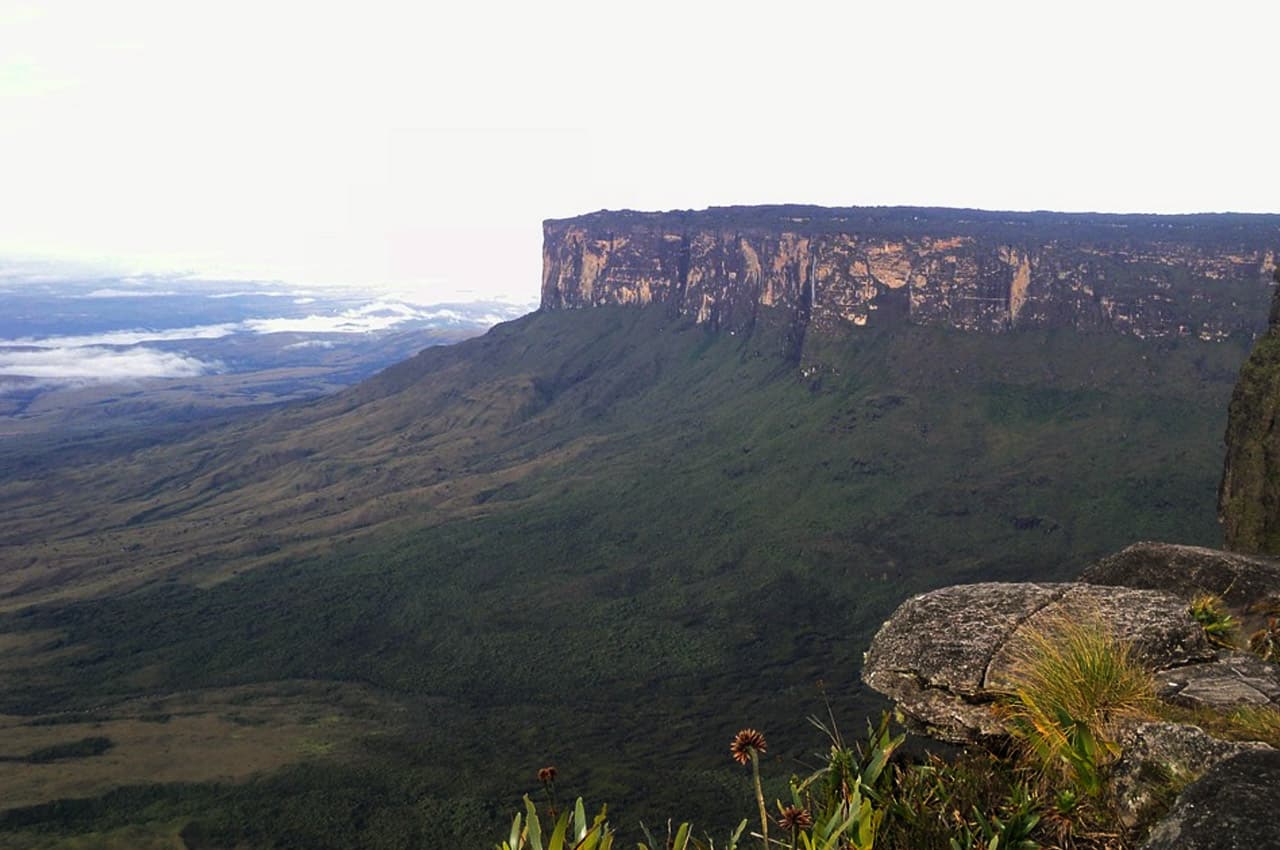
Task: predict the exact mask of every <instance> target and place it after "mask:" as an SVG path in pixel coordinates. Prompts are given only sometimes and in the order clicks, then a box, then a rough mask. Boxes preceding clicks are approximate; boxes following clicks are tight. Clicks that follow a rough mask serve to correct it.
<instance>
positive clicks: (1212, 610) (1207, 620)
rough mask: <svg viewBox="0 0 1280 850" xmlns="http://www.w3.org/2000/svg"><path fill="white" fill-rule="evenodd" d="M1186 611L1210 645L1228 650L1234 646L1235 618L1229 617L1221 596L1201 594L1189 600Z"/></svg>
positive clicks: (1229, 614)
mask: <svg viewBox="0 0 1280 850" xmlns="http://www.w3.org/2000/svg"><path fill="white" fill-rule="evenodd" d="M1187 610H1188V611H1189V612H1190V614H1191V617H1192V619H1194V620H1195V621H1196V622H1197V623H1199V624H1200V627H1201V628H1202V629H1204V636H1205V637H1206V638H1208V639H1209V642H1210V643H1212V644H1214V645H1215V646H1221V647H1225V648H1228V649H1230V648H1232V647H1234V646H1235V631H1236V618H1235V617H1233V616H1231V613H1230V612H1229V611H1228V610H1227V603H1226V602H1224V601H1223V599H1222V597H1221V596H1217V595H1215V594H1212V593H1201V594H1200V595H1199V596H1197V597H1196V598H1194V599H1192V600H1191V605H1190V607H1189V608H1188V609H1187Z"/></svg>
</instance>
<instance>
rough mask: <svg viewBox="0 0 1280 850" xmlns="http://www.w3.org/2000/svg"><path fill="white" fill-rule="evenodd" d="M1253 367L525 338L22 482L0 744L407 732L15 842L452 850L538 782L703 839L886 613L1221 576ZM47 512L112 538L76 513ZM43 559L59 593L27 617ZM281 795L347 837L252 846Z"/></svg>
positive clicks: (621, 337)
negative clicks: (31, 724)
mask: <svg viewBox="0 0 1280 850" xmlns="http://www.w3.org/2000/svg"><path fill="white" fill-rule="evenodd" d="M1244 348H1245V343H1244V341H1240V342H1238V343H1234V342H1233V343H1224V344H1209V343H1201V342H1196V341H1189V340H1168V341H1162V342H1159V343H1152V342H1144V341H1141V340H1138V339H1134V338H1127V337H1119V336H1113V335H1103V334H1099V335H1078V334H1074V333H1070V332H1065V331H1064V332H1034V333H1032V332H1026V333H1012V334H1007V335H1003V336H986V335H977V334H965V333H961V332H956V331H949V330H946V329H941V328H918V327H900V328H896V329H893V330H882V331H853V332H851V333H850V334H849V335H842V336H839V337H825V338H822V337H816V336H812V335H811V336H810V337H809V338H808V339H806V340H805V342H804V348H803V350H802V352H801V354H800V358H799V360H798V361H797V360H796V359H793V357H792V356H790V355H791V354H792V353H793V350H794V343H793V341H791V340H789V339H788V338H787V335H786V333H785V332H784V331H783V330H777V331H770V330H767V329H758V330H757V331H756V333H754V334H751V335H731V334H727V333H726V334H719V335H717V334H713V333H710V332H707V331H705V330H703V329H700V328H697V327H693V326H691V325H689V324H686V323H683V322H680V321H676V320H673V319H671V318H669V317H668V316H667V315H666V314H665V313H663V312H662V311H660V310H656V309H646V310H638V309H623V308H618V309H606V308H601V309H595V310H590V311H582V312H573V313H540V314H535V315H533V316H529V317H526V318H525V319H522V320H520V321H518V322H514V323H511V324H508V325H504V326H500V327H499V328H497V329H495V330H494V331H493V332H491V333H490V334H489V335H487V336H486V337H485V338H483V339H480V340H474V341H471V342H468V343H464V344H462V345H459V346H455V347H453V348H452V349H450V350H448V351H433V352H427V353H424V354H423V355H421V356H420V357H419V358H416V359H415V360H414V361H410V362H408V363H406V364H402V365H401V366H399V367H396V368H394V369H392V370H389V371H388V372H387V373H384V374H383V375H382V376H380V377H379V378H377V379H375V380H374V381H371V382H369V383H367V384H365V385H362V386H361V387H359V388H358V389H357V390H355V391H353V392H350V393H346V394H344V395H342V396H339V397H337V398H335V399H332V400H327V401H325V402H321V403H319V404H313V405H308V406H304V407H299V408H295V409H290V410H286V411H283V412H281V413H278V414H275V415H273V416H272V417H270V418H268V419H264V420H262V421H260V422H257V423H248V424H246V423H236V424H233V425H232V426H229V427H228V428H227V429H224V430H223V431H220V432H216V433H215V434H213V435H202V436H201V437H198V438H197V439H196V441H195V442H193V443H191V444H188V445H185V446H179V447H176V448H174V447H160V448H157V449H154V450H152V451H151V452H150V453H142V454H139V455H137V456H134V457H132V458H121V459H116V460H113V461H110V462H108V463H106V464H103V465H100V466H97V467H93V468H89V469H73V470H64V471H62V472H61V473H60V475H61V476H62V478H61V479H60V482H59V479H58V476H56V475H55V476H54V482H55V483H53V484H48V485H40V486H37V485H36V484H34V483H32V482H30V481H27V482H21V481H18V482H10V483H9V484H8V486H7V487H6V489H5V491H4V496H5V497H6V498H7V504H6V510H7V516H8V519H7V520H6V523H5V524H4V525H2V526H0V529H3V531H4V532H5V533H7V534H9V535H11V536H12V537H13V538H16V537H18V536H20V535H21V534H22V533H23V530H22V529H23V528H27V529H30V528H31V525H30V523H34V522H37V521H39V519H40V518H41V517H43V518H44V521H46V522H48V523H49V527H50V529H51V532H50V533H49V534H48V535H47V539H46V541H45V546H46V547H48V548H46V549H42V550H41V551H39V552H38V553H36V554H35V555H33V556H31V562H32V563H34V564H37V566H28V567H27V574H26V579H25V581H26V584H25V585H23V586H21V587H15V588H13V589H12V590H11V591H10V602H11V604H10V606H9V607H10V609H11V611H10V613H8V614H6V615H4V617H3V619H0V632H4V633H7V634H8V636H9V638H16V637H21V636H22V635H47V636H56V637H48V638H47V639H46V642H45V643H42V644H41V645H40V646H39V647H37V649H36V650H33V651H32V653H31V657H30V658H28V659H27V664H26V666H24V667H23V668H22V669H21V670H18V671H16V672H15V671H14V670H13V669H11V668H10V669H5V670H4V671H3V673H2V675H3V681H2V682H0V684H2V685H3V688H2V690H0V711H4V712H9V713H22V714H34V713H45V712H53V711H65V710H68V709H79V710H88V711H101V710H104V708H103V707H104V706H106V707H107V708H106V709H105V710H108V711H109V707H110V706H111V705H113V704H115V703H116V702H117V701H119V700H122V699H124V698H125V697H128V696H133V695H137V694H157V693H168V692H172V691H187V690H192V689H198V688H207V687H215V686H231V685H239V684H244V683H248V682H263V683H269V682H280V681H284V680H294V679H320V680H341V681H352V682H360V683H364V684H367V685H369V686H372V687H374V688H375V689H377V691H378V692H379V693H381V694H383V695H385V697H386V698H387V699H388V700H391V701H394V702H396V703H397V704H398V705H400V706H401V708H402V709H403V712H404V714H403V717H404V719H405V722H404V725H403V727H401V728H400V729H399V730H388V729H372V730H369V731H367V733H365V734H364V735H363V736H362V737H361V738H360V739H359V740H358V741H356V742H355V743H354V745H353V747H352V751H351V753H349V754H348V756H347V757H346V759H345V760H343V761H341V762H339V761H324V760H321V761H313V762H310V763H308V765H307V766H304V767H300V768H296V769H292V771H291V772H287V773H285V774H283V775H280V776H277V777H275V778H271V777H268V778H264V779H263V780H261V782H260V784H258V785H256V786H253V790H251V791H248V792H246V791H240V790H236V789H234V788H230V787H222V786H195V787H185V788H181V789H179V788H174V789H172V790H170V791H160V792H146V793H145V794H138V795H133V796H129V795H126V796H124V797H117V798H112V800H111V801H110V802H107V801H103V802H102V803H101V804H96V807H95V805H89V806H85V807H82V808H77V807H61V808H57V809H47V810H36V811H25V812H16V813H12V814H10V815H9V816H8V819H7V820H4V821H0V826H4V827H6V828H9V829H19V828H22V829H27V828H30V827H31V826H32V825H33V824H41V823H43V824H45V826H47V827H49V828H53V827H54V826H56V825H57V824H62V825H63V827H65V828H68V829H73V830H93V829H101V828H106V827H108V826H110V825H111V824H112V823H116V824H119V823H128V822H131V821H132V820H137V821H141V820H165V819H173V818H178V819H179V820H181V819H182V818H186V817H191V818H194V822H195V823H196V826H194V827H191V830H192V831H191V832H190V833H189V835H188V837H189V838H191V839H192V840H191V841H189V843H190V844H191V845H192V846H202V847H203V846H208V847H221V846H227V847H230V846H236V842H237V841H243V842H245V846H253V847H256V846H335V847H339V846H352V845H353V844H355V843H359V842H362V841H363V842H365V843H366V844H367V846H399V845H398V844H395V843H393V839H392V838H387V839H386V843H382V844H378V843H376V842H375V841H374V840H373V838H372V837H371V836H372V835H373V832H371V831H370V830H373V827H372V826H370V824H371V823H374V822H377V823H379V824H381V823H382V822H383V820H384V818H385V816H389V815H388V812H389V811H390V809H388V807H400V808H399V809H397V811H399V812H400V814H399V815H397V816H396V817H397V818H398V819H399V822H400V823H402V824H403V830H402V833H397V835H398V836H399V837H398V838H396V839H395V840H399V839H401V838H404V837H405V836H410V835H412V836H416V837H417V838H418V839H419V840H427V837H428V836H434V840H444V839H445V837H447V836H449V835H452V834H453V832H452V831H453V830H455V829H461V828H462V826H461V825H465V824H466V823H467V822H469V821H472V820H476V819H483V818H484V817H488V816H489V815H490V814H491V813H492V812H493V810H494V807H495V806H499V805H506V804H510V803H512V802H513V801H514V800H515V799H516V798H517V797H518V794H519V793H520V792H522V791H525V790H531V786H532V785H533V784H534V783H533V782H532V773H533V771H534V770H535V769H536V768H537V767H539V766H541V765H543V764H546V763H555V764H557V765H558V766H559V768H560V772H561V776H562V777H563V782H564V785H565V787H566V790H571V791H574V792H576V791H584V792H586V793H588V794H589V795H590V796H591V797H593V798H597V799H599V798H607V799H609V800H610V801H611V802H612V803H613V804H614V807H615V808H614V811H615V812H617V813H618V814H619V815H620V816H621V822H622V823H623V824H624V825H625V824H627V823H634V822H635V820H636V819H638V818H643V819H645V820H646V821H649V822H651V823H652V822H656V821H660V820H662V819H663V818H665V817H667V816H668V815H671V814H677V813H679V814H681V815H682V816H687V817H694V818H695V819H697V820H698V821H700V822H701V823H704V824H708V825H711V824H717V823H720V822H721V821H723V820H724V819H725V818H726V817H728V816H730V815H731V814H733V813H736V812H737V811H738V810H739V806H738V805H737V803H736V802H734V801H736V800H738V799H739V797H740V796H741V794H742V793H743V791H744V788H743V786H742V785H741V781H740V780H741V777H739V776H737V775H736V774H735V773H734V772H733V771H732V770H731V769H729V767H728V765H727V761H726V759H725V758H724V747H725V745H726V744H727V741H728V740H729V737H730V736H731V734H732V732H733V730H734V729H736V728H738V727H739V726H740V725H743V724H748V723H749V724H752V725H756V726H760V727H763V728H766V729H767V730H768V731H769V732H770V733H771V737H770V739H771V741H773V742H774V743H775V749H774V751H773V753H774V754H776V756H775V757H776V758H778V759H779V760H780V761H779V766H778V767H777V768H776V772H777V773H779V774H782V773H784V772H788V771H790V770H794V769H795V762H794V761H792V759H793V758H794V757H795V756H797V755H800V754H802V753H803V752H805V751H807V750H808V749H809V747H810V745H811V744H812V743H813V740H814V738H813V735H811V734H810V732H809V731H807V730H806V728H805V724H804V723H803V722H802V721H801V720H800V719H799V718H802V717H803V716H804V715H805V714H806V713H809V712H811V711H813V710H814V709H815V705H816V703H815V699H816V694H815V689H814V681H815V680H816V679H818V678H823V679H825V681H826V683H827V684H826V687H827V689H828V691H829V692H830V693H831V695H832V697H833V700H834V702H835V703H836V707H837V710H838V711H839V712H840V713H841V714H842V715H843V716H844V717H846V718H849V719H850V722H851V723H854V724H857V723H860V720H858V719H856V718H857V717H858V716H859V715H860V714H863V713H865V712H866V711H868V710H870V709H871V708H872V707H873V706H874V705H875V703H874V702H873V700H872V699H871V698H870V697H869V696H866V695H863V694H862V693H860V692H859V689H858V687H857V685H856V682H857V668H858V665H859V663H860V659H861V653H862V652H863V651H864V649H865V648H866V645H867V641H868V639H869V637H870V635H871V634H872V632H873V631H874V630H875V628H876V627H878V626H879V624H880V623H881V622H882V620H883V619H884V617H885V616H886V615H887V614H888V613H889V612H890V611H891V610H892V608H893V607H894V606H895V605H896V604H897V603H898V602H900V601H901V600H902V599H903V598H904V597H906V596H907V595H909V594H912V593H915V592H919V591H922V590H925V589H928V588H932V587H937V586H940V585H943V584H949V583H954V582H957V581H965V580H973V579H978V578H984V579H994V578H1002V579H1004V578H1008V579H1023V578H1042V579H1052V578H1063V577H1066V576H1068V575H1070V574H1073V573H1074V572H1075V571H1077V570H1078V569H1079V568H1080V567H1081V566H1082V565H1083V564H1084V563H1085V562H1086V561H1088V560H1089V559H1091V558H1093V557H1096V556H1098V555H1100V554H1102V553H1104V552H1107V551H1110V550H1114V549H1117V548H1119V547H1120V546H1122V545H1124V544H1126V543H1129V542H1131V541H1132V540H1134V539H1137V538H1148V537H1151V538H1160V539H1166V540H1173V541H1178V542H1185V543H1200V544H1214V543H1216V542H1217V541H1218V531H1217V528H1216V525H1215V521H1214V511H1213V501H1214V489H1215V485H1216V479H1217V474H1218V469H1219V457H1220V451H1219V441H1220V435H1221V433H1222V428H1223V420H1224V411H1225V407H1226V400H1227V398H1228V397H1229V395H1230V392H1231V386H1232V382H1233V380H1234V377H1235V370H1236V368H1237V367H1238V365H1239V363H1240V361H1241V359H1242V358H1243V355H1244ZM69 483H70V484H75V485H76V486H78V487H80V488H82V490H83V491H85V492H89V493H92V496H91V497H90V496H83V495H82V496H80V498H94V499H97V500H98V501H100V502H103V503H107V504H109V507H106V508H104V509H103V510H102V511H98V512H91V511H89V510H88V508H87V506H84V505H82V506H81V507H79V508H77V509H73V510H68V509H67V508H66V505H67V504H68V503H70V504H72V505H74V504H75V499H74V498H69V497H66V496H63V495H59V492H58V491H55V490H54V489H52V488H55V487H65V486H68V484H69ZM41 487H43V488H45V489H43V490H42V489H41ZM54 496H57V497H58V498H60V499H62V501H59V502H52V503H49V504H42V503H41V501H42V498H53V497H54ZM104 517H106V519H104ZM23 523H28V525H25V526H24V525H23ZM95 523H96V525H95ZM335 532H336V534H335ZM255 535H257V536H255ZM95 539H110V540H112V541H113V542H118V541H119V540H129V541H132V542H133V543H136V544H137V545H138V546H139V547H140V548H139V549H138V550H134V551H136V552H139V553H141V554H140V557H139V560H140V561H141V562H142V563H141V565H140V567H139V569H138V570H137V572H136V573H134V574H133V576H132V577H131V578H130V579H129V580H119V575H118V574H119V572H120V566H121V562H120V560H119V559H111V558H107V559H104V563H102V564H96V563H94V562H92V561H91V560H89V559H86V558H84V557H81V552H80V551H79V550H77V549H76V548H75V543H76V542H77V541H93V540H95ZM58 541H62V542H61V545H63V546H66V547H68V548H69V549H71V551H72V553H73V557H72V558H71V560H70V561H69V562H68V565H67V566H65V567H64V568H62V570H61V571H60V574H59V575H58V576H56V578H55V579H50V580H49V581H47V582H46V583H44V584H41V583H40V582H39V581H38V580H37V579H35V578H34V577H33V576H34V574H35V572H37V571H38V570H39V569H44V568H45V566H44V565H46V564H49V563H55V562H54V561H52V560H51V559H52V557H53V556H52V554H51V553H50V552H49V550H48V549H49V548H51V547H52V546H54V545H55V544H56V543H57V542H58ZM87 548H88V546H87V543H86V549H87ZM175 553H176V554H175ZM179 555H180V556H181V557H178V556H179ZM250 566H256V567H257V568H256V569H248V567H250ZM42 600H44V601H42ZM3 636H4V635H0V637H3ZM55 647H56V649H55ZM406 729H407V730H409V731H407V732H406V731H404V730H406ZM371 777H377V781H374V779H373V778H371ZM388 784H389V785H391V786H394V787H395V789H396V790H395V791H394V793H393V792H392V791H390V790H387V788H388ZM377 789H382V790H377ZM304 794H305V795H311V797H310V798H309V799H313V801H314V803H315V805H316V806H320V807H328V808H330V809H333V807H334V806H335V805H336V803H334V801H335V800H343V801H346V802H345V803H343V805H348V804H349V805H350V806H351V807H352V808H351V809H350V812H351V814H350V817H349V818H348V819H346V820H343V819H342V818H341V817H338V816H335V817H336V818H337V821H340V823H336V824H335V823H330V824H329V825H328V826H327V827H325V829H324V830H323V831H321V832H316V831H315V829H313V827H314V825H312V826H307V825H306V824H305V823H304V822H305V820H306V819H305V818H304V817H301V816H299V817H297V818H294V817H292V816H291V817H289V818H284V819H281V818H273V817H271V816H270V815H269V811H270V805H271V801H273V800H275V801H277V802H278V801H280V800H281V799H283V798H291V799H292V798H296V797H297V796H298V795H304ZM326 800H327V801H329V802H328V803H326V802H325V801H326ZM730 804H732V805H730ZM442 807H443V810H445V811H450V812H453V813H455V814H457V817H456V818H454V817H452V816H450V817H448V818H445V817H442V816H441V815H440V814H439V812H440V811H441V810H442ZM339 809H341V807H338V809H333V810H335V811H337V810H339ZM401 809H403V811H401ZM414 812H417V814H414ZM326 823H328V822H326ZM382 828H383V827H382V826H379V827H378V829H382ZM308 829H312V832H307V830H308ZM22 834H23V835H25V834H27V833H25V832H24V833H22ZM379 834H381V833H379ZM326 835H327V836H329V837H328V838H325V837H324V836H326ZM272 836H274V838H272ZM282 836H292V837H291V838H288V839H287V840H286V838H284V837H282ZM277 839H278V843H275V844H273V843H271V842H272V841H275V840H277ZM381 840H382V839H379V841H381ZM326 841H328V842H331V843H329V844H328V845H326V844H325V842H326ZM290 842H292V843H290ZM471 843H476V842H471ZM479 843H487V837H486V841H484V842H479ZM0 846H2V845H0Z"/></svg>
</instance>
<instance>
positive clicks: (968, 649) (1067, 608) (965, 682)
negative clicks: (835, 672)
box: [862, 582, 1215, 743]
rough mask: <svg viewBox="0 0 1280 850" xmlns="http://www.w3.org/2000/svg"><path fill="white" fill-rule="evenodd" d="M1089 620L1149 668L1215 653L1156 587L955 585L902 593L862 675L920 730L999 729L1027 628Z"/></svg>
mask: <svg viewBox="0 0 1280 850" xmlns="http://www.w3.org/2000/svg"><path fill="white" fill-rule="evenodd" d="M1059 618H1061V619H1070V620H1073V621H1076V622H1096V623H1097V624H1098V625H1099V627H1102V628H1106V629H1108V630H1109V631H1111V632H1112V633H1113V634H1115V636H1116V637H1117V638H1120V639H1121V640H1126V641H1130V642H1131V643H1132V644H1133V646H1134V648H1135V650H1136V652H1137V655H1138V657H1139V658H1140V659H1141V660H1142V662H1143V663H1144V664H1145V665H1146V666H1147V667H1148V668H1149V669H1151V670H1153V671H1160V670H1167V669H1170V668H1174V667H1180V666H1186V665H1192V664H1196V663H1198V662H1211V661H1213V660H1214V658H1215V655H1214V651H1213V648H1212V647H1211V646H1210V645H1209V644H1208V642H1207V641H1206V640H1205V637H1204V633H1203V630H1202V629H1201V628H1200V626H1199V625H1198V624H1197V623H1196V622H1195V621H1194V620H1192V619H1191V617H1190V616H1189V615H1188V614H1187V609H1186V603H1185V602H1183V601H1182V600H1181V599H1179V598H1178V597H1176V596H1172V595H1170V594H1167V593H1162V592H1159V591H1154V590H1142V589H1133V588H1124V587H1107V586H1101V585H1092V584H1083V583H1078V582H1070V583H1062V584H1032V583H1020V584H1007V583H994V582H991V583H980V584H969V585H955V586H952V587H945V588H942V589H940V590H935V591H932V592H930V593H925V594H922V595H920V596H916V597H914V598H912V599H909V600H907V601H906V602H904V603H903V604H902V605H901V606H900V607H899V608H898V610H897V611H895V612H894V614H893V616H892V617H891V618H890V619H889V621H888V622H886V623H885V624H884V626H883V627H882V628H881V629H880V632H879V633H878V634H877V635H876V637H875V639H874V640H873V641H872V642H871V648H870V649H869V650H868V652H867V655H866V659H865V663H864V665H863V671H862V676H863V679H864V680H865V681H866V682H867V684H869V685H870V686H871V687H873V688H875V689H876V690H877V691H879V692H881V693H883V694H885V695H886V696H889V697H890V698H892V699H893V700H894V701H896V702H897V703H898V706H899V708H901V709H902V711H903V713H904V714H906V715H907V716H908V717H910V718H911V719H913V720H914V721H916V725H917V726H918V727H919V728H920V729H921V730H922V731H924V732H926V733H927V734H930V735H933V736H935V737H938V738H941V739H943V740H948V741H954V742H957V743H965V742H968V741H973V740H978V739H981V738H985V737H990V736H996V735H1000V734H1002V730H1001V727H1000V725H999V723H998V721H997V718H996V716H995V714H994V712H993V711H992V704H993V703H994V702H995V700H996V699H997V698H998V696H999V693H1000V692H1001V691H1002V690H1003V689H1005V688H1006V687H1007V685H1008V682H1009V671H1010V668H1011V665H1012V664H1013V661H1014V658H1015V657H1016V655H1017V653H1018V648H1019V647H1020V646H1021V645H1022V644H1023V641H1025V640H1026V634H1027V632H1028V631H1029V630H1031V629H1035V628H1037V627H1042V626H1045V625H1047V624H1049V623H1051V622H1053V621H1054V620H1055V619H1059Z"/></svg>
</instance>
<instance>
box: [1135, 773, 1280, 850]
mask: <svg viewBox="0 0 1280 850" xmlns="http://www.w3.org/2000/svg"><path fill="white" fill-rule="evenodd" d="M1277 847H1280V751H1278V750H1269V749H1268V750H1250V751H1248V752H1243V753H1240V754H1238V755H1235V756H1232V757H1230V758H1227V759H1224V760H1222V761H1220V762H1218V763H1217V764H1215V765H1214V766H1213V767H1212V768H1210V769H1209V770H1208V772H1206V773H1205V774H1204V775H1203V776H1201V777H1200V778H1199V779H1197V780H1196V781H1195V782H1193V783H1191V784H1190V785H1188V786H1187V787H1186V789H1185V790H1183V792H1182V793H1181V794H1179V795H1178V798H1177V800H1176V801H1175V802H1174V804H1173V808H1172V809H1171V810H1170V812H1169V814H1168V815H1167V816H1166V817H1165V818H1164V819H1163V820H1161V821H1160V822H1159V823H1157V824H1156V826H1155V828H1154V829H1152V831H1151V834H1150V835H1149V836H1148V837H1147V840H1146V841H1145V842H1144V843H1143V844H1142V845H1141V850H1269V848H1277Z"/></svg>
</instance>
